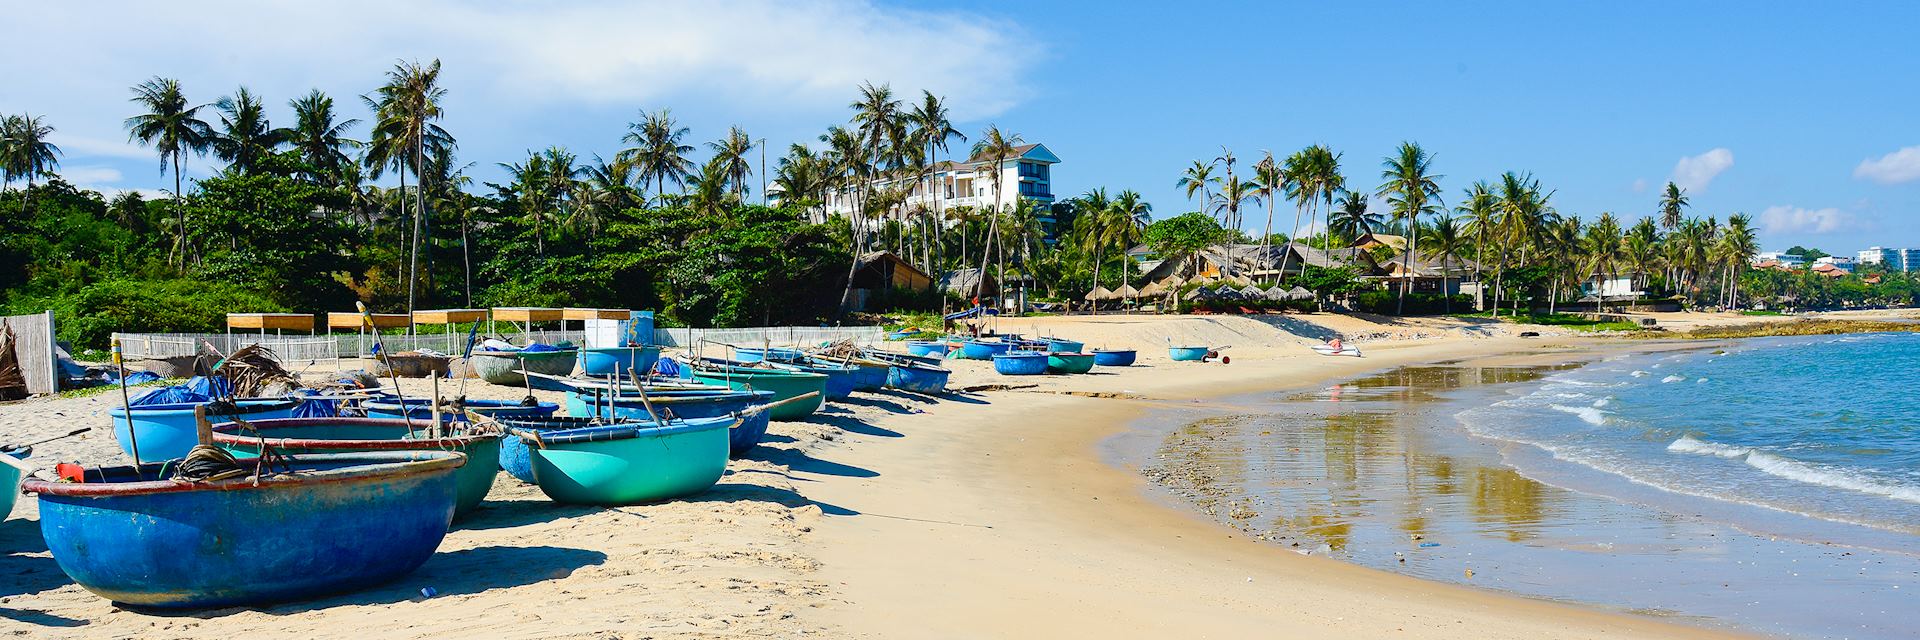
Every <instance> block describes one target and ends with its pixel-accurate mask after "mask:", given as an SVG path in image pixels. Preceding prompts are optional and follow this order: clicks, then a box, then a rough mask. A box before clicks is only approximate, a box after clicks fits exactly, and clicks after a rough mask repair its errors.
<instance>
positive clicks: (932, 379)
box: [887, 362, 953, 393]
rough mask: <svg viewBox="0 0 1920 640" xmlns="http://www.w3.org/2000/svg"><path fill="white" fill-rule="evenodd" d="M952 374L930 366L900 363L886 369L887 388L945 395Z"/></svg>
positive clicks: (943, 369)
mask: <svg viewBox="0 0 1920 640" xmlns="http://www.w3.org/2000/svg"><path fill="white" fill-rule="evenodd" d="M952 375H953V372H952V371H950V370H948V369H945V368H942V367H936V366H932V365H925V364H920V363H916V362H900V363H896V364H893V365H890V366H888V367H887V386H889V387H892V388H895V389H899V390H901V391H912V392H914V393H945V392H946V391H947V378H949V377H951V376H952Z"/></svg>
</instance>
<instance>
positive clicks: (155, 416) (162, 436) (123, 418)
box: [107, 398, 299, 463]
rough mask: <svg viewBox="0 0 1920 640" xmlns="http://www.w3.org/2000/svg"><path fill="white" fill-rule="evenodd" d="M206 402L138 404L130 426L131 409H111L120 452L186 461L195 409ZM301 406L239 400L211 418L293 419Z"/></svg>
mask: <svg viewBox="0 0 1920 640" xmlns="http://www.w3.org/2000/svg"><path fill="white" fill-rule="evenodd" d="M204 404H208V403H205V402H180V403H170V404H149V405H137V404H136V405H134V406H133V412H132V413H133V419H132V421H131V423H129V421H128V419H127V413H128V412H127V410H126V409H125V408H122V407H114V408H111V409H108V410H107V415H108V416H109V417H110V418H111V419H112V420H113V438H114V440H117V441H119V443H120V450H121V451H125V452H127V455H129V456H131V455H133V445H134V443H135V442H136V441H137V442H138V443H139V445H140V462H142V463H147V462H163V461H166V460H177V459H180V458H184V457H186V455H187V452H188V451H192V450H193V445H195V444H198V443H199V441H198V440H197V439H196V438H195V435H194V434H195V425H196V422H195V421H194V417H193V410H194V409H195V408H198V407H199V406H201V405H204ZM298 404H299V403H298V402H296V401H293V400H287V399H284V398H260V399H243V400H236V401H234V402H233V404H232V408H230V409H227V410H226V411H229V413H225V414H210V415H209V416H208V418H209V419H210V420H212V421H213V422H214V423H215V424H220V423H222V422H225V421H226V420H225V418H227V417H228V416H233V417H238V418H240V419H242V420H248V421H252V420H263V419H269V418H290V417H293V409H294V407H295V406H296V405H298Z"/></svg>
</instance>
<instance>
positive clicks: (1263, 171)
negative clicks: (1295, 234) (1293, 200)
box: [1253, 151, 1292, 281]
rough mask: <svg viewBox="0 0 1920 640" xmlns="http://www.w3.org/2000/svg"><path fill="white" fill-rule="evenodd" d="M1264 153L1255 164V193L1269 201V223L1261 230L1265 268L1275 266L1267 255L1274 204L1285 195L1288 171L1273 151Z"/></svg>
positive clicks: (1261, 259)
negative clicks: (1276, 158) (1275, 159)
mask: <svg viewBox="0 0 1920 640" xmlns="http://www.w3.org/2000/svg"><path fill="white" fill-rule="evenodd" d="M1264 154H1265V155H1264V157H1262V158H1260V161H1259V162H1256V163H1254V164H1253V182H1254V186H1255V195H1256V196H1258V197H1259V198H1260V199H1261V200H1264V201H1266V203H1267V224H1266V226H1265V227H1263V228H1262V230H1261V231H1260V261H1261V265H1260V267H1261V269H1263V270H1265V269H1272V268H1273V264H1272V262H1273V261H1272V260H1271V259H1269V258H1268V256H1267V247H1268V246H1269V244H1270V241H1271V240H1272V238H1273V204H1274V201H1275V200H1279V199H1280V198H1282V197H1285V195H1286V182H1287V178H1286V171H1285V169H1283V168H1282V167H1281V166H1280V163H1278V162H1275V161H1274V159H1273V152H1272V151H1266V152H1264ZM1288 238H1289V239H1291V238H1292V236H1291V235H1289V236H1288ZM1274 279H1275V281H1278V280H1279V275H1278V274H1276V275H1275V276H1274Z"/></svg>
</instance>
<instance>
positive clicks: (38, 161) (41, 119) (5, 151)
mask: <svg viewBox="0 0 1920 640" xmlns="http://www.w3.org/2000/svg"><path fill="white" fill-rule="evenodd" d="M52 135H53V125H49V124H47V122H46V120H45V116H36V115H31V114H21V115H17V116H7V117H6V118H4V119H0V184H12V183H13V181H14V180H19V179H22V178H24V179H26V181H27V188H26V190H25V191H21V192H20V213H21V214H22V215H24V214H26V213H27V205H28V201H27V198H28V196H29V195H30V194H32V193H33V180H34V179H35V178H38V177H40V176H42V175H45V174H47V173H48V172H51V171H53V170H54V169H58V168H60V147H57V146H54V144H53V143H52V142H48V141H47V138H48V137H49V136H52Z"/></svg>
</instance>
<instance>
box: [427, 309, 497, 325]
mask: <svg viewBox="0 0 1920 640" xmlns="http://www.w3.org/2000/svg"><path fill="white" fill-rule="evenodd" d="M485 319H487V310H486V309H430V310H426V311H415V312H413V323H414V324H456V323H460V322H479V321H481V320H485Z"/></svg>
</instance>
